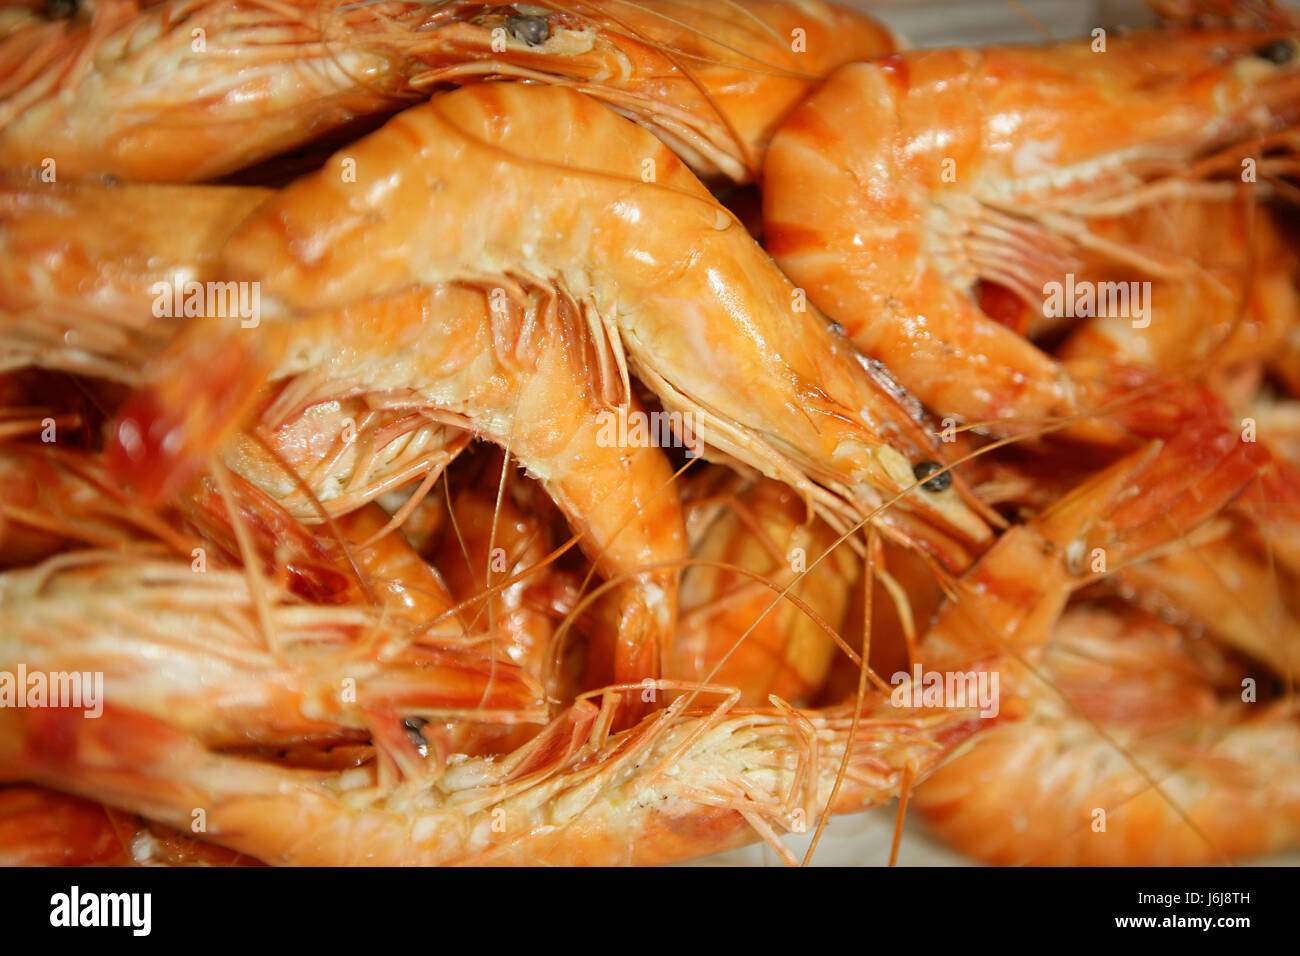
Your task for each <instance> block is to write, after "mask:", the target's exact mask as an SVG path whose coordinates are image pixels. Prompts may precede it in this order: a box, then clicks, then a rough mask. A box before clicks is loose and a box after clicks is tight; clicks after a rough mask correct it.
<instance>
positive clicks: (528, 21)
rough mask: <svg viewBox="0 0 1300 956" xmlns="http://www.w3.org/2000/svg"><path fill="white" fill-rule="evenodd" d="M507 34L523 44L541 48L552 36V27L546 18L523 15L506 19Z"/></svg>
mask: <svg viewBox="0 0 1300 956" xmlns="http://www.w3.org/2000/svg"><path fill="white" fill-rule="evenodd" d="M506 32H507V33H509V34H510V35H511V36H512V37H514V38H515V39H516V40H518V41H520V42H521V43H527V44H528V45H529V46H539V45H541V44H543V43H545V42H546V38H547V37H549V36H550V35H551V25H550V24H549V23H547V22H546V17H535V16H532V15H531V14H523V13H521V14H518V15H516V16H510V17H506Z"/></svg>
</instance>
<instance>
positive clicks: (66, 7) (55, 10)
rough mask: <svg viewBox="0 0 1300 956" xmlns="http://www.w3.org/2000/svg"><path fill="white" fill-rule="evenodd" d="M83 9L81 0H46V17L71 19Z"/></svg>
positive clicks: (48, 18)
mask: <svg viewBox="0 0 1300 956" xmlns="http://www.w3.org/2000/svg"><path fill="white" fill-rule="evenodd" d="M80 9H81V0H45V19H47V20H71V19H72V18H73V17H75V16H76V15H77V11H78V10H80Z"/></svg>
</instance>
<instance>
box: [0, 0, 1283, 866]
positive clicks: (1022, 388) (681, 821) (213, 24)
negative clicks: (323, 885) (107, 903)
mask: <svg viewBox="0 0 1300 956" xmlns="http://www.w3.org/2000/svg"><path fill="white" fill-rule="evenodd" d="M1161 13H1162V14H1163V15H1164V17H1165V19H1164V20H1163V22H1162V23H1161V24H1160V25H1159V26H1157V27H1153V28H1150V29H1147V30H1138V31H1132V32H1126V33H1117V34H1113V35H1110V36H1106V35H1105V31H1100V34H1101V36H1100V43H1099V38H1098V35H1097V34H1096V33H1094V35H1093V36H1092V37H1091V38H1085V39H1083V40H1045V41H1044V42H1043V43H1042V44H1040V45H1037V46H1020V47H1010V46H1008V47H985V48H979V49H940V50H908V49H902V48H901V44H900V42H899V41H898V40H897V38H895V37H893V36H892V35H891V34H890V33H889V32H888V31H887V30H885V29H884V28H883V27H881V26H880V25H878V24H877V23H875V22H874V21H872V20H871V19H870V18H868V17H866V16H863V15H861V14H857V13H853V12H851V11H849V10H846V9H842V8H839V7H836V6H834V5H832V4H829V3H822V2H818V0H804V2H797V3H796V2H793V0H726V2H725V3H705V2H701V0H603V2H597V0H572V2H559V0H553V2H542V3H536V4H483V3H464V2H458V0H446V2H437V3H432V2H409V3H404V2H367V3H345V2H339V0H320V2H315V0H314V2H303V0H161V2H160V0H82V2H72V3H69V2H60V3H46V2H28V3H21V4H16V5H10V6H9V7H6V8H5V9H4V10H3V11H0V862H5V863H22V864H89V865H118V864H171V865H237V864H248V863H252V864H256V863H267V864H291V865H295V864H296V865H343V864H371V865H374V864H379V865H399V864H450V863H469V864H507V863H508V864H540V863H546V864H557V863H558V864H638V865H644V864H655V863H669V862H675V861H681V860H687V859H691V858H694V857H699V856H703V855H707V854H710V853H714V852H718V851H722V850H726V849H729V848H732V847H735V846H740V845H743V844H745V843H749V842H753V841H756V840H762V841H765V842H766V843H767V844H769V845H770V846H771V847H772V848H773V849H774V850H775V851H776V852H777V853H778V854H779V855H780V856H781V858H782V859H783V860H785V861H786V862H788V863H791V864H797V863H799V862H801V858H800V857H799V856H797V855H796V854H795V853H794V852H793V851H792V850H791V848H790V846H789V844H788V843H787V842H786V840H785V839H784V836H785V834H787V833H791V832H793V833H811V834H812V839H811V845H810V847H809V849H808V850H807V853H806V854H805V855H804V856H803V858H802V862H807V861H808V860H809V859H811V858H812V855H813V852H814V850H815V849H816V847H817V845H818V840H819V838H820V836H821V833H822V828H823V827H824V826H825V825H826V822H827V820H828V819H829V818H830V816H831V815H833V814H837V813H845V812H851V811H855V810H860V809H866V808H870V807H874V806H878V805H881V804H885V803H887V802H889V801H891V800H897V805H898V814H897V825H896V827H895V833H894V845H893V849H892V852H891V857H890V861H891V862H892V861H893V859H894V858H896V856H897V853H898V851H899V844H900V841H901V839H902V838H903V830H902V827H903V822H904V819H905V817H906V816H907V815H908V814H915V815H918V816H919V817H920V818H921V819H922V821H923V822H924V824H925V826H926V827H927V828H928V829H929V831H930V832H931V833H933V834H934V835H935V836H937V837H938V838H939V839H941V840H943V841H944V842H946V843H948V844H949V845H950V846H951V847H953V848H954V849H955V850H957V851H958V852H960V853H963V854H966V855H968V856H971V857H973V858H976V859H980V860H984V861H989V862H996V863H1005V864H1025V863H1033V864H1139V865H1142V864H1146V865H1152V864H1164V865H1168V864H1197V863H1207V862H1222V861H1233V860H1239V859H1250V858H1253V857H1258V856H1261V855H1265V854H1270V853H1276V852H1280V851H1285V850H1288V849H1292V848H1294V847H1296V846H1298V845H1300V706H1298V705H1297V698H1296V696H1295V693H1294V682H1295V681H1296V679H1297V678H1298V677H1300V600H1298V599H1297V596H1298V595H1300V587H1297V584H1298V583H1300V547H1298V546H1297V542H1298V541H1300V536H1297V533H1296V532H1297V530H1300V292H1298V291H1297V286H1296V281H1297V279H1298V278H1300V271H1298V268H1297V267H1298V266H1300V261H1298V260H1297V256H1296V254H1295V251H1294V250H1295V239H1294V230H1295V223H1294V222H1293V219H1294V215H1293V205H1294V201H1295V199H1296V198H1297V197H1298V196H1300V192H1298V191H1297V188H1298V187H1297V186H1296V185H1295V184H1294V181H1293V180H1294V176H1295V174H1296V173H1297V172H1300V166H1298V165H1297V163H1296V160H1295V149H1294V147H1295V145H1296V144H1297V143H1298V142H1300V133H1298V124H1300V24H1297V23H1296V22H1294V21H1293V20H1292V19H1291V17H1290V15H1288V14H1286V13H1285V12H1283V11H1281V10H1280V9H1276V8H1274V7H1273V6H1272V5H1271V4H1264V3H1236V4H1232V3H1206V2H1201V3H1182V4H1176V5H1175V4H1169V5H1165V6H1164V7H1163V8H1162V10H1161ZM1080 290H1082V291H1081V292H1080ZM1076 292H1079V293H1080V295H1082V294H1084V293H1086V295H1087V296H1090V297H1091V298H1081V297H1079V296H1078V295H1076ZM1103 296H1104V297H1105V299H1104V301H1103ZM18 675H24V677H23V678H22V679H19V678H18ZM33 682H35V683H33ZM36 684H39V685H40V687H42V688H43V690H42V691H41V692H40V694H39V695H37V697H34V696H33V694H34V691H33V689H32V688H33V687H34V686H36ZM976 688H979V689H980V690H979V692H976ZM74 691H75V693H74ZM986 691H991V696H990V695H989V694H986V693H985V692H986ZM6 694H7V695H8V696H6ZM74 697H75V698H76V699H73V698H74ZM38 698H39V699H38ZM864 862H865V861H864Z"/></svg>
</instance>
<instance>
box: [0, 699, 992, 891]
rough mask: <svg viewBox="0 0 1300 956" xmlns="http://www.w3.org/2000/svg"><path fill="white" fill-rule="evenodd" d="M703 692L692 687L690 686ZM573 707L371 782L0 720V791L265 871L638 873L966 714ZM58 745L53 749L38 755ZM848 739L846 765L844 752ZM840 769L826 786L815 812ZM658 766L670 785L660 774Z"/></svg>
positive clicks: (143, 738)
mask: <svg viewBox="0 0 1300 956" xmlns="http://www.w3.org/2000/svg"><path fill="white" fill-rule="evenodd" d="M704 689H705V690H708V688H707V687H706V688H704ZM600 699H601V703H600V705H599V706H597V705H596V704H594V703H593V702H592V701H591V700H589V699H586V698H583V699H580V700H579V701H578V702H576V703H575V704H574V705H573V706H572V707H571V708H569V709H568V710H566V711H565V712H564V713H563V714H561V715H560V716H559V717H557V718H556V719H555V721H553V722H552V723H551V724H550V725H549V726H548V727H547V728H546V729H545V730H544V731H542V733H541V734H539V735H538V736H537V737H536V738H534V739H533V740H532V741H530V742H529V743H528V744H525V745H524V746H522V747H520V748H519V749H518V750H516V751H514V752H513V753H511V754H509V755H507V756H505V757H499V756H493V757H475V756H469V757H467V758H465V759H462V760H458V761H457V762H455V764H454V766H453V767H452V768H450V769H445V770H430V769H428V768H427V767H422V766H421V764H420V762H419V761H418V760H408V761H404V765H405V766H406V767H407V768H408V773H407V775H406V777H405V779H400V780H396V781H393V782H387V783H386V782H385V781H384V780H383V779H382V778H381V777H380V776H379V774H378V769H377V768H376V767H375V766H374V763H373V762H367V763H364V764H362V765H361V766H359V767H356V768H354V769H352V770H348V771H335V772H322V771H318V770H306V769H295V768H291V767H284V766H281V765H278V764H276V763H273V762H270V761H267V760H258V759H250V758H247V757H238V756H232V755H228V754H221V753H217V752H214V751H213V750H212V749H210V748H207V747H205V746H203V745H202V744H201V743H200V742H199V741H197V740H195V739H194V738H193V737H192V736H188V735H185V734H182V733H180V732H178V731H177V730H175V729H173V728H172V727H170V726H168V725H167V723H166V722H164V721H162V720H160V719H158V718H156V717H153V716H149V715H146V714H142V713H139V712H137V711H132V710H129V709H125V708H118V707H113V706H109V707H106V708H105V712H104V714H103V716H102V717H100V718H99V719H86V718H84V717H82V716H81V715H79V714H76V713H73V712H69V711H67V710H65V709H45V710H28V709H23V710H20V709H16V708H14V709H4V710H0V779H5V778H11V779H27V780H35V781H38V782H40V783H42V784H43V785H50V786H54V787H58V788H59V789H62V790H64V791H67V792H70V793H76V794H80V795H83V796H87V797H90V798H93V799H100V800H103V801H104V802H106V803H108V804H110V805H112V806H117V807H120V808H124V809H127V810H129V811H131V812H135V813H140V814H142V815H144V816H147V817H148V818H150V819H152V820H156V821H159V822H162V823H164V824H167V825H169V826H173V827H176V828H178V829H185V828H189V827H190V825H191V822H192V821H194V820H195V819H198V818H199V814H197V813H196V811H202V814H201V819H202V821H203V831H202V832H201V834H200V835H201V836H202V837H203V839H205V840H210V841H212V842H215V843H217V844H219V845H221V846H225V847H228V848H231V849H235V850H238V851H240V852H243V853H248V854H250V855H252V856H254V857H256V858H257V859H260V860H263V861H265V862H268V863H272V864H288V865H356V864H365V865H412V864H439V863H477V864H509V863H514V864H520V863H531V864H536V863H552V864H567V865H615V864H638V865H650V864H657V863H668V862H673V861H676V860H683V859H689V858H691V857H694V856H698V855H701V854H705V853H709V852H714V851H717V850H723V849H727V848H730V847H733V846H738V845H741V844H743V843H746V842H750V841H752V840H753V839H755V838H756V836H759V837H762V838H764V839H767V840H768V842H770V843H771V844H773V846H774V847H775V848H776V849H777V850H778V852H780V853H781V854H782V856H783V857H784V858H785V859H786V860H787V862H791V863H793V862H795V860H794V858H793V857H792V855H791V854H790V852H789V850H788V849H786V847H785V846H784V844H782V843H781V842H780V840H779V838H778V836H777V833H778V831H779V830H781V829H785V830H796V831H797V830H802V829H803V828H805V827H806V826H808V825H809V824H810V823H811V822H813V821H815V820H816V819H817V818H818V817H819V816H820V814H821V813H822V812H823V811H824V810H825V809H829V810H830V811H832V812H841V811H844V810H848V809H855V808H859V807H865V806H871V805H874V804H877V803H879V802H881V801H883V800H885V799H888V798H889V797H890V796H891V795H893V794H894V793H895V792H897V790H898V788H899V787H900V786H902V785H904V782H905V781H909V780H916V779H922V778H924V777H925V776H926V775H927V774H928V773H930V772H931V771H932V770H933V768H934V767H935V766H936V765H938V764H939V763H940V762H941V761H942V760H944V759H945V758H946V757H947V756H948V755H949V754H951V753H952V752H953V750H954V749H955V748H956V747H957V746H959V745H960V744H961V743H962V742H963V741H965V740H966V739H968V738H969V736H970V735H971V733H972V732H973V731H974V730H975V728H976V726H977V724H978V718H974V717H973V716H972V714H971V712H969V711H966V710H934V709H931V710H925V709H917V710H915V711H912V712H908V713H900V712H899V711H898V710H896V709H894V708H893V707H892V706H891V705H890V704H889V703H888V701H887V700H885V701H880V700H875V701H871V702H868V704H867V705H866V706H865V708H864V711H863V715H862V717H861V719H860V720H859V722H858V723H857V726H856V736H852V737H851V734H852V733H853V731H852V730H851V726H852V725H853V720H852V716H851V715H850V714H846V713H845V712H844V711H843V710H842V709H841V710H839V711H834V710H832V711H825V712H791V711H788V710H784V711H782V710H770V709H769V710H744V709H740V708H736V707H734V696H731V697H728V698H727V699H726V700H724V702H723V703H722V704H720V705H717V706H695V707H687V706H686V698H682V699H681V700H679V701H678V702H675V703H673V704H670V705H669V706H668V707H667V708H665V709H663V710H660V711H658V712H656V713H655V714H653V715H651V716H648V717H647V718H645V719H644V720H643V721H642V722H641V723H639V724H637V725H636V726H635V727H633V728H631V729H629V730H625V731H623V732H621V733H618V734H616V735H611V734H610V731H609V728H610V726H611V724H612V723H613V722H614V720H615V719H616V713H615V712H616V710H617V708H618V706H619V704H618V699H619V695H618V694H616V693H612V692H610V693H606V694H604V695H602V696H601V698H600ZM53 740H58V741H60V743H59V745H58V746H52V745H51V741H53ZM850 740H852V741H853V746H852V748H851V749H849V747H848V744H849V742H850ZM842 763H845V765H846V767H847V770H846V772H845V774H844V783H843V785H842V786H840V787H839V788H838V790H835V791H834V792H835V801H834V803H833V804H831V805H830V806H829V807H827V804H828V803H830V800H829V798H830V796H831V793H832V788H833V784H834V782H835V779H836V776H837V773H838V771H839V768H840V766H841V764H842ZM670 767H671V772H668V769H669V768H670Z"/></svg>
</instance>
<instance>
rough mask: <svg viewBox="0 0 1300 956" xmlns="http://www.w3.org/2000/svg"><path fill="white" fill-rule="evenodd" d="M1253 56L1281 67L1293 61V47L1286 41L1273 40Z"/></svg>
mask: <svg viewBox="0 0 1300 956" xmlns="http://www.w3.org/2000/svg"><path fill="white" fill-rule="evenodd" d="M1255 56H1257V57H1259V58H1260V59H1261V60H1268V62H1270V63H1275V64H1277V65H1278V66H1282V65H1283V64H1285V63H1290V62H1291V61H1292V60H1293V59H1295V47H1294V46H1293V45H1292V44H1291V43H1290V42H1289V41H1287V40H1275V41H1274V42H1272V43H1269V44H1267V45H1266V46H1262V47H1260V48H1259V49H1257V50H1256V51H1255Z"/></svg>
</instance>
